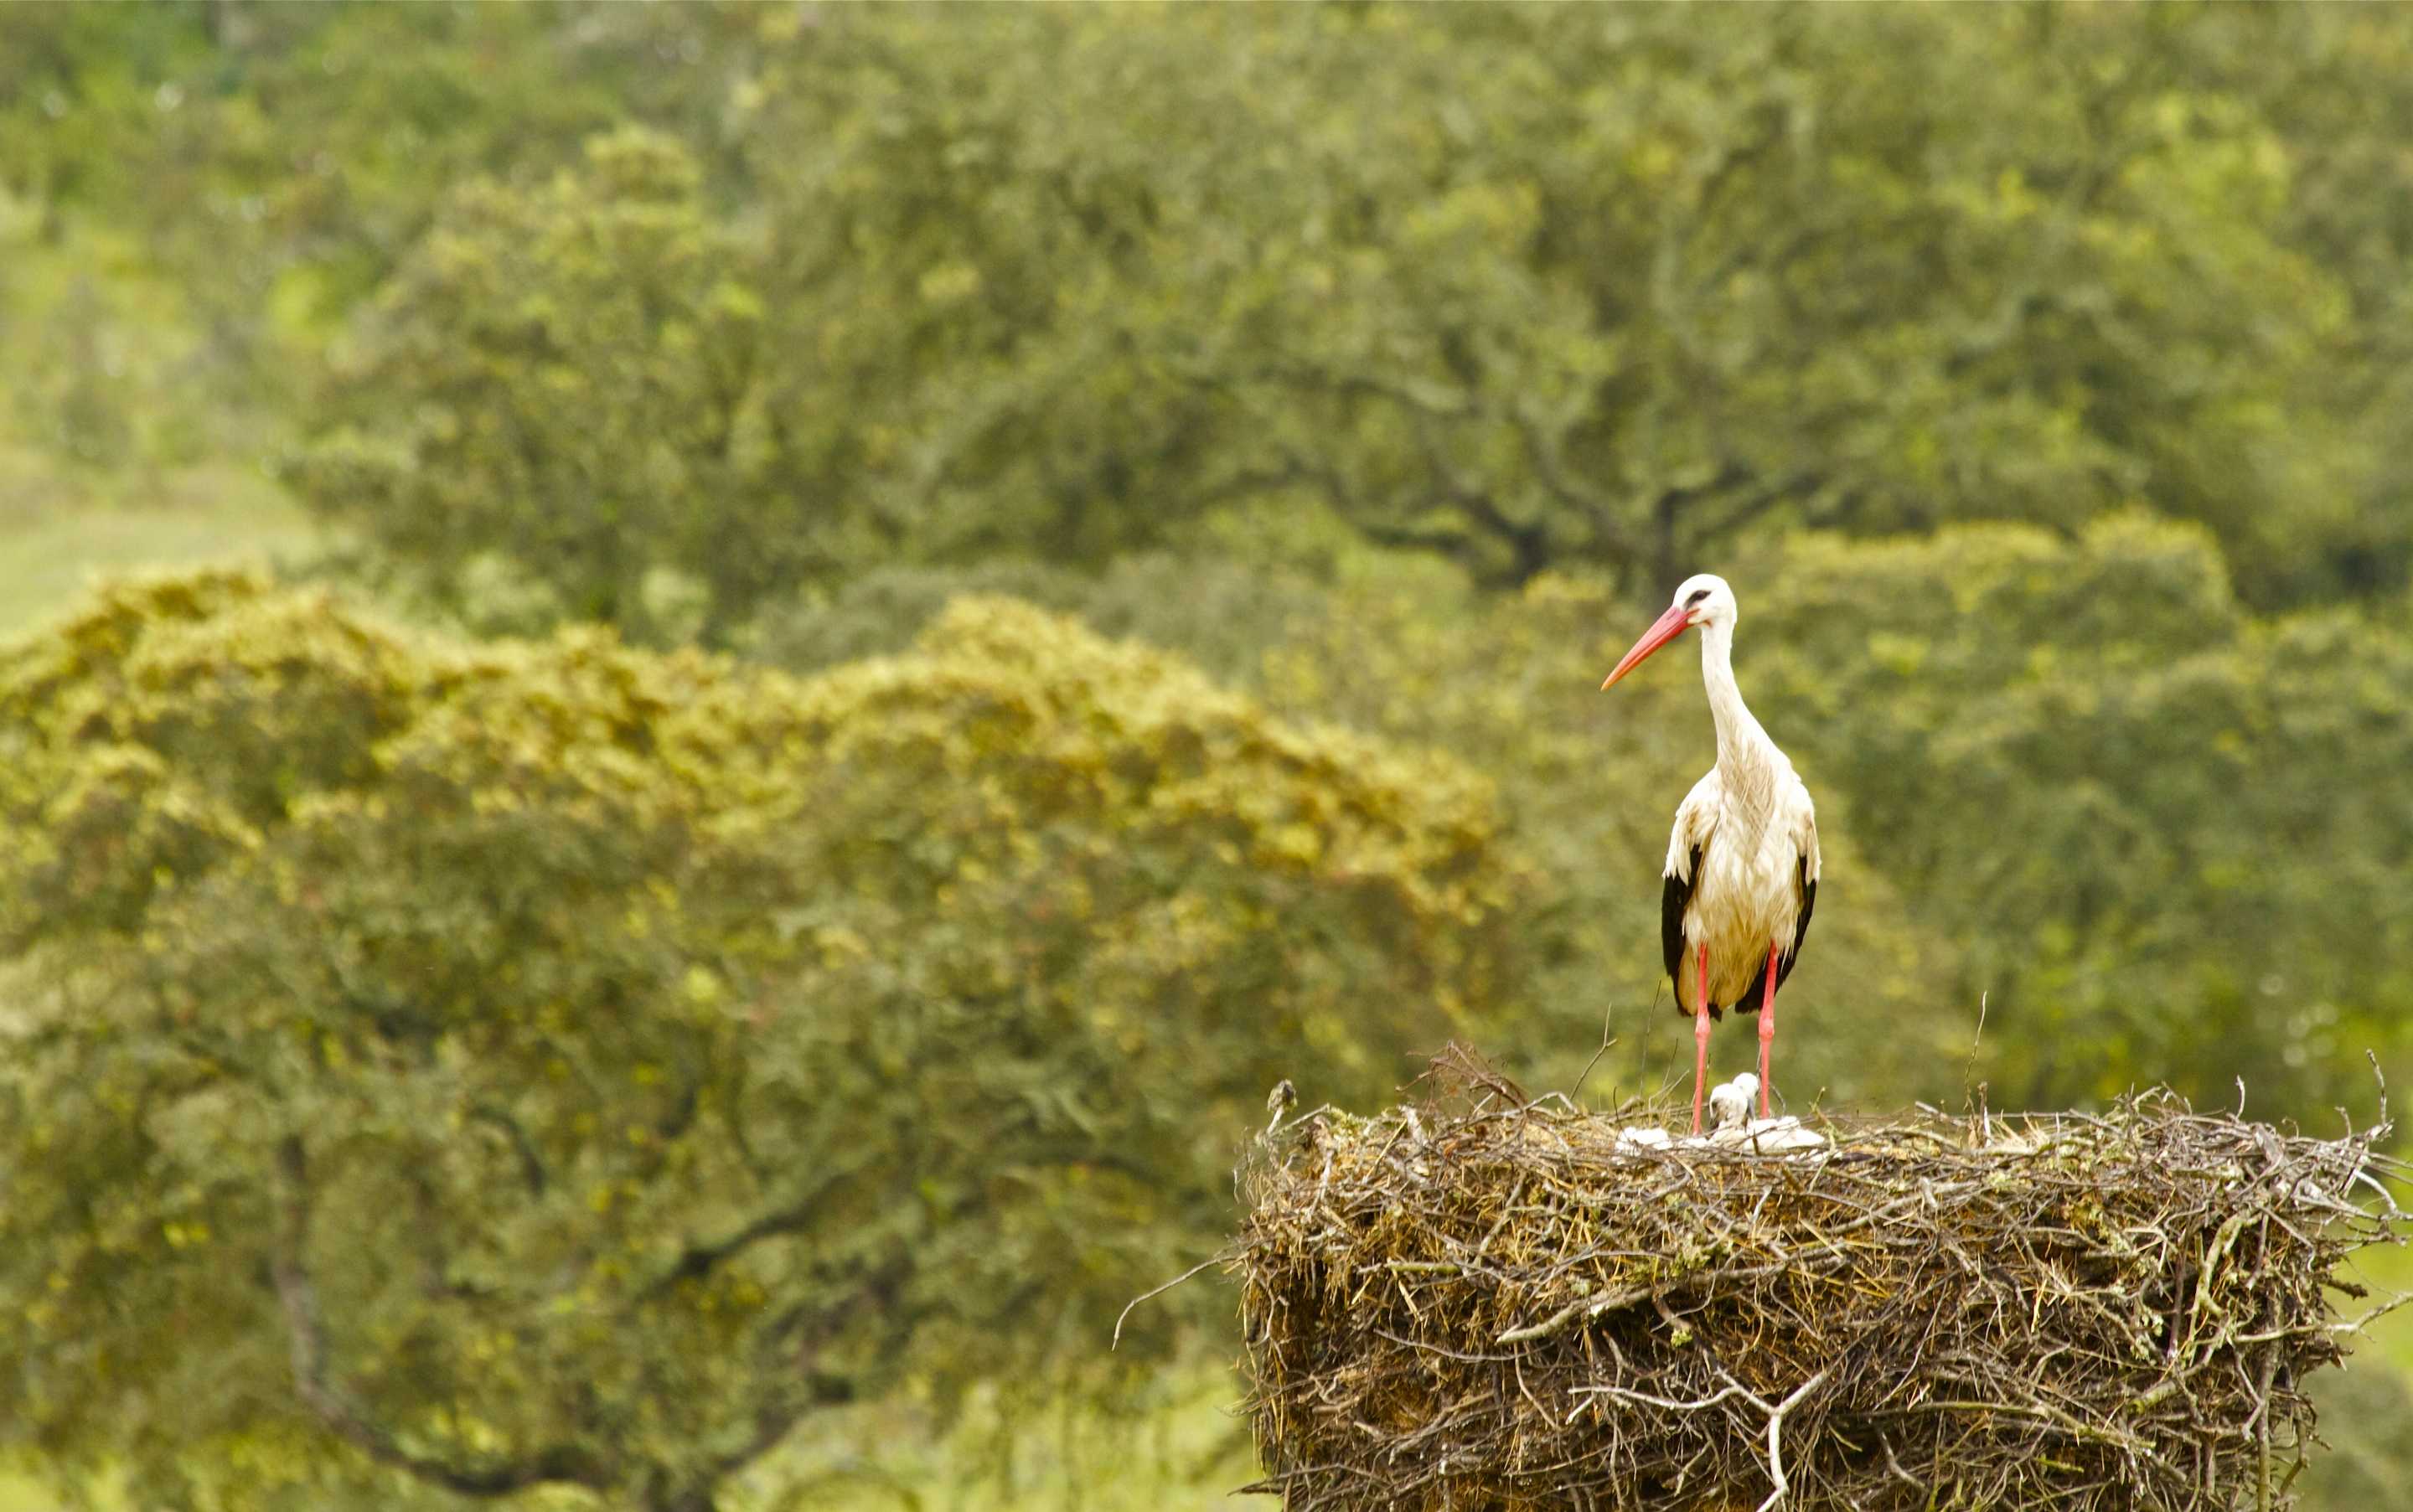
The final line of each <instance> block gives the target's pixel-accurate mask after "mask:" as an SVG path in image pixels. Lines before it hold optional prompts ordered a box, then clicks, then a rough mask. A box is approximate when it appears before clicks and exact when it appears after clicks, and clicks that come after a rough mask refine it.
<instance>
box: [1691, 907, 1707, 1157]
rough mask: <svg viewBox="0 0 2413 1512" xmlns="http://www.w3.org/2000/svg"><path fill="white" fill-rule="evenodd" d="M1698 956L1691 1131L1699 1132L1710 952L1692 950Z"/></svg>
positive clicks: (1704, 1067)
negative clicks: (1698, 985) (1699, 962)
mask: <svg viewBox="0 0 2413 1512" xmlns="http://www.w3.org/2000/svg"><path fill="white" fill-rule="evenodd" d="M1693 954H1694V955H1695V956H1699V957H1700V960H1701V974H1700V983H1701V986H1700V990H1699V991H1697V992H1695V994H1694V995H1693V1133H1694V1134H1699V1133H1700V1132H1701V1093H1702V1090H1704V1088H1705V1087H1706V1086H1707V1084H1708V1082H1709V1079H1710V953H1709V951H1708V950H1707V949H1706V948H1702V949H1697V950H1695V951H1694V953H1693Z"/></svg>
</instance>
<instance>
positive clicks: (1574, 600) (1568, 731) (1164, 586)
mask: <svg viewBox="0 0 2413 1512" xmlns="http://www.w3.org/2000/svg"><path fill="white" fill-rule="evenodd" d="M1301 534H1302V535H1303V536H1304V537H1306V539H1307V541H1312V532H1301ZM1302 543H1303V542H1294V543H1293V545H1292V547H1291V548H1287V549H1290V550H1295V549H1296V547H1297V546H1298V545H1300V544H1302ZM1327 566H1328V567H1329V568H1330V571H1328V572H1327V573H1325V574H1324V575H1323V576H1322V577H1321V578H1319V576H1318V575H1316V574H1313V573H1310V572H1307V571H1299V570H1297V569H1295V568H1287V569H1286V568H1284V567H1282V566H1281V565H1279V563H1277V562H1275V561H1271V560H1261V561H1259V562H1257V563H1254V564H1251V563H1246V562H1241V561H1236V560H1232V559H1230V558H1228V557H1225V558H1218V557H1211V556H1179V557H1176V556H1134V557H1130V558H1126V559H1125V560H1124V561H1122V562H1121V563H1118V565H1117V566H1116V567H1115V568H1114V569H1113V570H1111V571H1108V572H1106V573H1104V574H1103V575H1102V576H1101V577H1099V578H1097V579H1095V580H1087V579H1082V578H1077V577H1073V576H1071V575H1069V574H1062V573H1057V574H1049V573H1045V572H1043V571H1032V570H1022V571H999V570H995V569H990V570H976V571H970V572H965V573H959V574H950V573H946V572H940V571H926V570H925V571H884V572H879V573H874V574H871V575H869V576H868V577H866V579H865V580H864V581H863V582H861V583H859V584H857V585H856V586H853V587H852V588H851V589H849V590H848V591H847V592H845V593H843V594H840V595H837V596H836V597H835V598H833V599H832V600H828V601H826V602H824V603H822V604H821V605H818V606H815V607H809V608H806V609H803V610H799V611H795V612H792V613H791V614H789V615H784V616H781V617H779V618H777V619H776V620H774V621H773V622H772V623H771V625H770V626H769V628H768V630H767V631H766V633H765V635H764V637H763V640H762V644H761V645H759V646H758V648H757V652H758V654H759V655H762V656H766V657H771V658H775V659H778V660H782V661H783V662H784V663H785V664H787V665H790V666H796V667H810V666H814V665H818V664H820V663H821V662H822V661H823V660H839V659H842V658H843V657H846V656H851V655H861V654H864V653H866V652H869V651H878V650H882V649H886V648H888V647H890V646H894V645H902V644H904V643H905V642H906V641H907V640H909V639H910V637H911V636H912V635H913V633H914V632H915V630H916V629H917V627H919V626H921V625H923V624H925V623H927V622H928V620H929V619H930V618H932V617H933V616H935V615H938V614H940V613H941V612H942V610H943V605H944V604H945V603H946V602H947V601H948V600H949V598H950V596H951V595H952V594H953V593H956V592H961V591H963V590H964V589H965V587H966V586H968V585H970V586H985V587H992V588H994V587H999V586H1008V585H1011V586H1013V587H1014V588H1016V589H1017V590H1019V591H1021V592H1024V593H1028V594H1034V595H1037V596H1041V597H1044V599H1045V600H1047V601H1048V602H1050V603H1052V604H1055V605H1057V606H1058V607H1061V608H1063V609H1065V610H1068V611H1071V612H1073V613H1077V614H1079V615H1082V616H1083V617H1084V618H1086V619H1087V620H1088V622H1089V623H1090V624H1091V625H1092V626H1093V627H1096V628H1097V629H1100V630H1104V631H1106V632H1108V633H1111V634H1117V635H1135V636H1137V637H1139V638H1141V639H1143V640H1147V641H1150V642H1153V643H1155V644H1158V645H1169V646H1174V647H1177V648H1178V649H1179V650H1180V651H1181V652H1182V653H1183V654H1184V655H1186V656H1189V657H1191V658H1192V659H1194V660H1198V661H1199V662H1201V663H1202V664H1204V665H1207V666H1208V667H1210V668H1212V669H1214V670H1215V671H1216V673H1217V674H1219V675H1221V676H1225V677H1228V678H1231V679H1233V680H1234V681H1236V682H1237V683H1239V684H1240V685H1242V686H1244V687H1247V688H1249V689H1251V691H1252V692H1254V693H1255V694H1256V696H1258V697H1259V698H1261V699H1263V700H1264V701H1265V702H1266V704H1268V705H1269V706H1270V707H1272V708H1273V709H1275V710H1276V711H1278V712H1281V713H1282V714H1285V715H1288V716H1291V717H1293V718H1299V719H1338V720H1340V721H1341V722H1343V723H1345V724H1347V725H1349V726H1351V727H1353V728H1355V729H1357V730H1360V731H1363V732H1365V733H1367V734H1372V735H1376V736H1378V737H1380V738H1383V739H1384V740H1386V741H1400V742H1407V743H1410V744H1413V745H1414V746H1418V747H1424V748H1427V749H1437V750H1441V751H1444V752H1446V753H1447V754H1448V755H1450V756H1451V757H1453V758H1455V759H1456V760H1458V761H1460V762H1463V763H1466V764H1467V765H1468V766H1470V767H1472V768H1473V769H1474V770H1476V771H1479V772H1481V773H1483V774H1484V775H1485V776H1486V777H1488V778H1490V779H1491V780H1492V781H1493V782H1495V783H1496V784H1497V785H1498V791H1499V794H1500V802H1501V808H1502V812H1503V843H1505V844H1506V845H1508V846H1510V847H1512V848H1513V850H1514V853H1516V854H1517V856H1518V857H1519V858H1520V859H1521V861H1522V862H1523V864H1524V865H1525V866H1526V867H1528V868H1529V870H1530V872H1531V875H1532V883H1531V886H1530V889H1529V891H1528V892H1527V894H1526V895H1525V897H1523V899H1522V900H1521V904H1520V906H1519V907H1518V908H1517V910H1516V911H1515V912H1514V913H1513V914H1512V915H1511V916H1510V917H1509V919H1508V921H1507V926H1508V927H1509V928H1511V929H1512V930H1513V931H1514V933H1515V938H1516V941H1517V954H1518V956H1519V958H1520V959H1521V960H1522V961H1523V962H1524V963H1525V965H1526V969H1527V970H1528V971H1530V972H1531V973H1532V974H1531V983H1532V986H1531V988H1530V992H1529V996H1528V1001H1527V1002H1526V1003H1525V1004H1523V1005H1522V1011H1521V1012H1520V1013H1519V1014H1518V1015H1516V1016H1515V1017H1514V1018H1512V1019H1509V1020H1507V1021H1505V1022H1503V1023H1501V1024H1498V1025H1496V1026H1494V1027H1493V1028H1492V1030H1491V1032H1490V1035H1489V1037H1488V1038H1487V1040H1486V1042H1485V1043H1486V1047H1487V1048H1488V1049H1489V1050H1491V1051H1492V1052H1493V1053H1495V1054H1496V1055H1498V1056H1499V1057H1501V1058H1502V1059H1503V1061H1505V1062H1506V1063H1507V1064H1508V1065H1509V1066H1510V1067H1511V1068H1512V1069H1514V1070H1515V1071H1516V1072H1517V1074H1518V1075H1523V1076H1526V1077H1528V1078H1530V1079H1531V1086H1532V1090H1536V1091H1539V1090H1547V1089H1550V1088H1566V1087H1568V1086H1570V1085H1571V1084H1572V1083H1573V1082H1574V1081H1575V1080H1576V1078H1577V1075H1579V1074H1581V1073H1582V1072H1583V1071H1584V1068H1585V1064H1586V1062H1587V1061H1588V1060H1592V1052H1593V1050H1594V1049H1595V1047H1596V1046H1598V1045H1599V1044H1600V1040H1601V1035H1602V1032H1603V1028H1604V1022H1606V1029H1607V1030H1608V1031H1609V1032H1610V1033H1611V1034H1612V1035H1613V1036H1614V1037H1615V1039H1616V1041H1617V1044H1616V1045H1615V1046H1613V1047H1612V1048H1611V1049H1610V1050H1609V1051H1608V1052H1607V1053H1606V1054H1605V1055H1603V1056H1601V1057H1600V1058H1599V1060H1598V1062H1597V1064H1596V1065H1595V1066H1593V1068H1592V1071H1591V1077H1590V1079H1588V1080H1587V1081H1586V1083H1585V1086H1586V1089H1587V1090H1588V1092H1589V1094H1590V1096H1591V1098H1593V1099H1594V1100H1598V1099H1601V1098H1604V1097H1606V1096H1607V1095H1609V1094H1610V1092H1611V1091H1612V1090H1614V1089H1618V1088H1621V1089H1623V1090H1626V1091H1628V1092H1630V1091H1632V1090H1636V1088H1637V1087H1639V1086H1643V1085H1656V1084H1657V1083H1658V1082H1660V1081H1661V1080H1664V1079H1666V1078H1668V1077H1671V1076H1674V1075H1678V1074H1679V1073H1680V1074H1681V1075H1687V1076H1689V1075H1691V1071H1690V1055H1691V1045H1690V1038H1689V1031H1688V1030H1687V1029H1686V1027H1685V1026H1684V1025H1683V1024H1681V1023H1680V1022H1679V1021H1678V1018H1677V1016H1676V1015H1674V1014H1673V1013H1672V1011H1671V1005H1670V1003H1669V1001H1668V999H1667V997H1666V995H1665V990H1664V986H1665V968H1664V967H1663V965H1662V963H1661V961H1660V957H1659V886H1658V877H1659V871H1660V867H1661V866H1662V864H1663V862H1664V859H1665V853H1666V847H1667V829H1666V824H1667V816H1668V815H1669V814H1671V813H1673V812H1674V810H1675V807H1676V804H1677V803H1678V802H1679V801H1680V799H1681V798H1682V796H1683V794H1684V793H1685V792H1686V790H1687V789H1689V788H1690V787H1691V785H1692V784H1693V782H1694V781H1695V779H1696V778H1698V777H1699V776H1700V774H1701V772H1702V770H1703V769H1704V768H1706V767H1707V766H1708V765H1709V764H1710V763H1711V762H1713V761H1714V760H1715V759H1716V753H1715V748H1714V745H1713V742H1712V738H1711V731H1710V719H1709V715H1708V711H1707V709H1706V708H1705V707H1704V706H1703V704H1702V702H1701V695H1700V691H1699V682H1698V674H1696V673H1695V671H1694V670H1693V668H1692V666H1691V665H1690V663H1689V659H1687V658H1676V659H1672V664H1671V665H1669V666H1668V667H1665V668H1664V669H1663V668H1654V669H1652V671H1651V673H1650V674H1647V675H1645V676H1642V677H1637V678H1636V679H1634V680H1632V681H1630V682H1628V683H1625V684H1621V685H1620V687H1619V688H1618V689H1617V690H1616V692H1615V694H1614V695H1610V696H1604V695H1603V694H1602V693H1601V691H1600V679H1601V676H1602V674H1605V673H1606V670H1607V669H1608V668H1609V667H1611V666H1613V665H1615V664H1616V660H1617V658H1618V656H1619V655H1620V654H1621V652H1622V651H1623V650H1624V649H1625V647H1626V645H1627V644H1628V643H1629V642H1630V641H1631V640H1632V638H1633V632H1634V631H1635V630H1638V629H1639V628H1640V626H1642V625H1644V624H1647V623H1648V619H1647V617H1645V615H1643V613H1642V612H1640V611H1638V610H1632V609H1628V608H1626V607H1624V606H1622V605H1621V603H1620V602H1619V600H1616V599H1615V598H1614V597H1613V596H1612V595H1611V594H1609V593H1608V592H1607V591H1606V589H1605V588H1604V587H1603V586H1600V585H1598V584H1596V583H1587V582H1582V581H1579V580H1575V579H1570V578H1564V577H1559V576H1556V575H1550V576H1545V577H1543V578H1540V579H1537V580H1536V581H1535V582H1534V583H1532V585H1530V586H1528V587H1527V588H1525V589H1524V590H1522V591H1521V592H1518V593H1515V594H1503V595H1496V596H1495V595H1480V594H1476V593H1473V592H1472V591H1471V590H1470V588H1469V586H1468V585H1467V584H1466V583H1465V582H1464V581H1463V579H1462V577H1461V576H1460V575H1459V574H1458V573H1457V572H1456V571H1453V570H1451V569H1448V568H1446V567H1443V566H1440V565H1438V564H1435V563H1433V562H1431V561H1430V560H1429V559H1426V558H1420V557H1419V556H1415V555H1414V554H1402V553H1383V552H1367V551H1364V550H1362V549H1358V550H1353V549H1351V548H1350V547H1348V546H1347V545H1346V544H1342V545H1340V547H1339V548H1338V549H1337V551H1335V552H1334V554H1333V558H1332V559H1331V560H1329V561H1328V562H1327ZM1746 639H1748V638H1746ZM1780 728H1781V727H1780ZM1784 734H1787V735H1788V736H1789V735H1790V734H1791V732H1790V731H1789V730H1786V731H1784ZM1821 770H1823V769H1822V768H1816V767H1813V768H1812V769H1811V772H1812V779H1813V783H1814V782H1817V781H1818V780H1819V773H1820V771H1821ZM1819 791H1820V793H1821V794H1822V796H1823V795H1824V793H1825V792H1826V790H1825V788H1824V787H1823V786H1821V787H1820V789H1819ZM1852 834H1853V831H1852V829H1851V828H1850V826H1849V825H1848V824H1846V823H1836V822H1834V821H1832V820H1828V821H1827V822H1825V823H1823V825H1822V843H1823V848H1824V850H1825V852H1826V865H1827V869H1828V883H1827V885H1826V886H1825V887H1824V888H1822V890H1821V894H1820V897H1819V904H1818V915H1817V925H1816V928H1815V939H1816V941H1817V945H1816V948H1815V949H1814V950H1813V951H1811V952H1809V953H1808V954H1807V955H1805V956H1804V957H1803V964H1802V967H1801V969H1800V971H1798V972H1797V973H1796V974H1795V975H1794V977H1793V978H1792V980H1791V981H1790V983H1789V984H1788V985H1787V986H1786V988H1785V995H1784V1006H1783V1012H1782V1013H1781V1014H1780V1021H1781V1022H1782V1023H1783V1024H1784V1025H1785V1026H1786V1028H1785V1030H1784V1031H1783V1032H1782V1033H1781V1035H1780V1044H1779V1060H1778V1071H1779V1081H1780V1087H1781V1091H1782V1093H1783V1095H1784V1096H1786V1097H1787V1098H1788V1099H1790V1100H1791V1103H1792V1105H1793V1106H1795V1107H1797V1108H1803V1107H1806V1106H1808V1105H1809V1104H1810V1103H1811V1102H1812V1101H1813V1099H1815V1098H1816V1097H1817V1096H1818V1095H1819V1094H1820V1093H1821V1092H1822V1091H1823V1092H1824V1093H1825V1094H1826V1096H1827V1102H1828V1105H1830V1106H1832V1105H1834V1104H1837V1103H1838V1102H1852V1103H1861V1102H1880V1101H1883V1102H1891V1101H1893V1100H1897V1099H1900V1098H1902V1097H1906V1096H1917V1097H1927V1098H1936V1099H1946V1100H1949V1101H1952V1102H1954V1103H1956V1104H1957V1102H1958V1101H1959V1099H1960V1098H1961V1094H1962V1075H1963V1072H1964V1070H1965V1067H1966V1063H1967V1060H1968V1047H1969V1037H1970V1034H1971V1031H1972V1030H1974V1029H1975V1027H1976V1001H1975V999H1974V998H1972V999H1971V1000H1970V1001H1969V1003H1968V1005H1967V1008H1966V1010H1965V1012H1964V1011H1961V1010H1960V1009H1958V1008H1957V1007H1945V1006H1943V1005H1945V1004H1948V1003H1950V1002H1951V1001H1952V986H1953V973H1952V971H1951V965H1952V953H1951V951H1950V950H1949V949H1948V947H1947V944H1946V942H1945V941H1944V940H1943V938H1942V937H1941V936H1940V935H1939V933H1938V932H1937V930H1936V928H1935V926H1933V925H1932V923H1930V922H1928V921H1927V920H1924V919H1921V918H1918V917H1917V916H1915V915H1914V913H1913V912H1911V911H1910V909H1909V908H1908V906H1907V905H1906V903H1905V901H1904V899H1903V898H1902V896H1901V895H1900V894H1899V893H1898V892H1897V891H1896V890H1895V887H1894V886H1893V884H1892V882H1891V880H1890V879H1888V878H1887V876H1886V875H1885V874H1883V873H1882V872H1880V871H1877V870H1875V869H1873V868H1872V867H1869V866H1867V865H1866V864H1865V862H1864V861H1863V860H1862V859H1861V857H1860V855H1859V854H1858V851H1857V850H1856V848H1855V846H1854V845H1853V842H1852V838H1851V837H1852ZM1717 1046H1718V1047H1717V1048H1716V1049H1715V1050H1714V1051H1713V1054H1714V1055H1715V1056H1716V1057H1717V1059H1718V1060H1720V1061H1721V1062H1725V1061H1727V1060H1731V1061H1733V1063H1734V1065H1735V1068H1736V1069H1740V1068H1741V1066H1742V1065H1743V1064H1744V1063H1746V1062H1747V1061H1748V1060H1749V1059H1750V1058H1751V1056H1752V1055H1753V1054H1754V1053H1755V1050H1754V1048H1753V1046H1752V1042H1751V1041H1750V1040H1749V1037H1748V1030H1744V1031H1741V1032H1737V1031H1734V1030H1728V1031H1727V1034H1726V1036H1725V1037H1722V1038H1721V1039H1720V1040H1719V1041H1718V1042H1717ZM1679 1062H1681V1064H1679Z"/></svg>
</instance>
